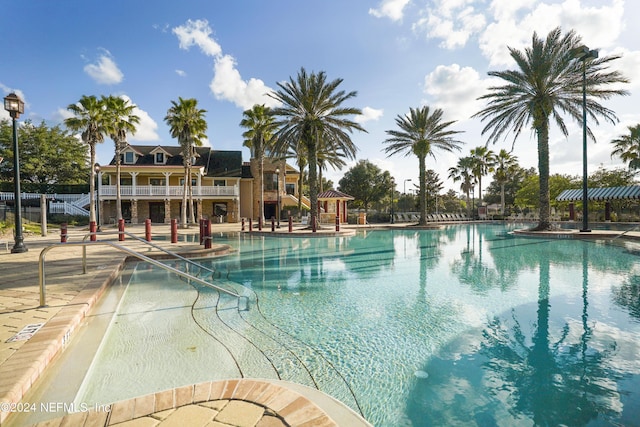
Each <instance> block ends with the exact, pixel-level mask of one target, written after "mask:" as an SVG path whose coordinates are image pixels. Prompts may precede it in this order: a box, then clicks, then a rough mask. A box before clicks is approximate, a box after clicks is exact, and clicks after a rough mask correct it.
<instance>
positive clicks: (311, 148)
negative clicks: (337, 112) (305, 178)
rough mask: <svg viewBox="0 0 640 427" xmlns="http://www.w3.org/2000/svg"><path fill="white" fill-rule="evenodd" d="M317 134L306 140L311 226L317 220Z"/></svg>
mask: <svg viewBox="0 0 640 427" xmlns="http://www.w3.org/2000/svg"><path fill="white" fill-rule="evenodd" d="M316 138H317V135H316V134H314V135H310V138H309V141H308V149H307V152H308V155H309V200H310V201H311V202H310V203H311V206H310V208H311V222H310V226H311V227H313V226H314V224H317V221H318V169H317V168H318V157H317V156H318V153H317V151H316V150H317V148H318V141H317V140H316Z"/></svg>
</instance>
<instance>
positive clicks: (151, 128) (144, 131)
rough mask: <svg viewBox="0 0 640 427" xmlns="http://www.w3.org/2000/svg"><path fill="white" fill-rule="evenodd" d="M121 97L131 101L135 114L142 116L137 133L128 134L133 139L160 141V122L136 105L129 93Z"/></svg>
mask: <svg viewBox="0 0 640 427" xmlns="http://www.w3.org/2000/svg"><path fill="white" fill-rule="evenodd" d="M120 98H122V99H124V100H125V101H129V104H131V105H133V106H134V108H133V114H135V115H136V116H138V117H140V123H138V125H137V126H136V133H134V134H130V135H128V139H129V140H131V141H159V140H160V136H158V132H157V131H158V124H157V123H156V122H155V120H153V119H152V118H151V116H150V115H149V113H147V112H146V111H144V110H143V109H141V108H140V107H139V106H138V105H136V104H135V103H134V102H133V101H132V100H131V98H129V97H128V96H127V95H120Z"/></svg>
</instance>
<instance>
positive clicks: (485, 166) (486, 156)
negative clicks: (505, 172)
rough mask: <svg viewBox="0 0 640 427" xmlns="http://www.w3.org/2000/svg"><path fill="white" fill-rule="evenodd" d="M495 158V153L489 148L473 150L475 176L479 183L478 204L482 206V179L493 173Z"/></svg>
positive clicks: (481, 147)
mask: <svg viewBox="0 0 640 427" xmlns="http://www.w3.org/2000/svg"><path fill="white" fill-rule="evenodd" d="M495 157H496V155H495V153H494V152H493V151H491V150H489V149H488V148H487V147H483V146H480V147H476V148H472V149H471V159H472V161H473V174H474V175H475V177H476V179H477V181H478V204H482V177H483V176H485V175H487V174H488V173H489V172H493V166H494V164H495Z"/></svg>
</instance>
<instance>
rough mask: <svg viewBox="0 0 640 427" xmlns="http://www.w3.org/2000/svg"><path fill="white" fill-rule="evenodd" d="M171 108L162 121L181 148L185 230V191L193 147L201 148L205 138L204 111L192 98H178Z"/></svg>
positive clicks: (185, 221)
mask: <svg viewBox="0 0 640 427" xmlns="http://www.w3.org/2000/svg"><path fill="white" fill-rule="evenodd" d="M171 105H172V107H171V108H169V110H167V115H166V117H165V118H164V121H165V122H166V123H167V124H168V125H169V128H170V132H171V137H172V138H177V139H178V143H179V144H180V147H181V148H182V163H183V165H184V183H183V189H182V212H181V214H180V222H181V227H182V228H187V227H188V225H187V189H188V188H190V186H191V166H192V159H193V158H194V155H195V152H194V146H198V147H200V146H202V141H203V140H204V139H205V138H206V137H207V135H206V134H205V132H206V130H207V121H206V120H205V119H204V114H205V113H206V112H207V111H206V110H202V109H199V108H198V101H197V100H196V99H194V98H189V99H183V98H181V97H178V102H176V101H171ZM191 218H192V222H195V221H194V220H193V219H194V215H193V201H192V205H191Z"/></svg>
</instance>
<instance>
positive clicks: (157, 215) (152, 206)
mask: <svg viewBox="0 0 640 427" xmlns="http://www.w3.org/2000/svg"><path fill="white" fill-rule="evenodd" d="M149 219H151V222H154V223H159V224H162V223H164V202H149Z"/></svg>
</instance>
